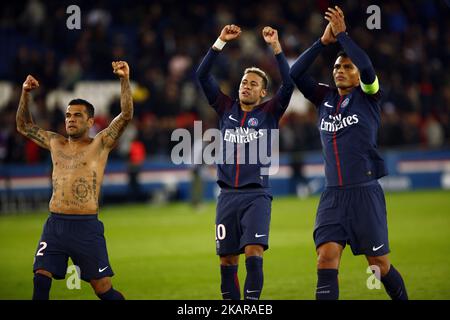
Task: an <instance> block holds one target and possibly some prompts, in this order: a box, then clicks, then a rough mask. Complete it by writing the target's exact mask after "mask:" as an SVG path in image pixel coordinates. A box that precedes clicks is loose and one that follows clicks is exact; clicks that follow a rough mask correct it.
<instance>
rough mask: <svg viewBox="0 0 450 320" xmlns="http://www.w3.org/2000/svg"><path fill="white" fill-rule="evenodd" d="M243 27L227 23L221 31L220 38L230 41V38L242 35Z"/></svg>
mask: <svg viewBox="0 0 450 320" xmlns="http://www.w3.org/2000/svg"><path fill="white" fill-rule="evenodd" d="M241 32H242V31H241V28H239V27H238V26H236V25H234V24H231V25H226V26H225V27H223V29H222V31H221V32H220V36H219V38H220V40H222V41H225V42H228V41H230V40H233V39H236V38H237V37H239V36H240V34H241Z"/></svg>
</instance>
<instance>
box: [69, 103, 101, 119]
mask: <svg viewBox="0 0 450 320" xmlns="http://www.w3.org/2000/svg"><path fill="white" fill-rule="evenodd" d="M71 105H82V106H85V108H86V112H87V114H88V117H89V118H93V117H94V111H95V109H94V106H93V105H92V103H90V102H89V101H86V100H84V99H73V100H71V101H70V102H69V106H71Z"/></svg>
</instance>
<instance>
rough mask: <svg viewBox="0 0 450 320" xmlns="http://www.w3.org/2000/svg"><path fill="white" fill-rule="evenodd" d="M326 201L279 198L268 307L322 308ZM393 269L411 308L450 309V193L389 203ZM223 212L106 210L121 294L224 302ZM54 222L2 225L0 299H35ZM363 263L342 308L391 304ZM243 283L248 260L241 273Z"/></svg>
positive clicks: (55, 286)
mask: <svg viewBox="0 0 450 320" xmlns="http://www.w3.org/2000/svg"><path fill="white" fill-rule="evenodd" d="M318 200H319V199H318V197H312V198H309V199H306V200H300V199H296V198H292V197H288V198H277V197H276V198H275V199H274V201H273V205H272V223H271V233H270V242H269V243H270V249H269V250H268V251H266V253H265V255H264V290H263V293H262V296H261V298H262V299H264V300H277V299H295V300H297V299H300V300H303V299H314V291H315V285H316V269H315V264H316V255H315V249H314V243H313V239H312V231H313V226H314V217H315V211H316V207H317V204H318ZM386 200H387V206H388V222H389V237H390V245H391V254H390V257H391V261H392V263H393V264H394V265H395V266H396V268H397V269H398V270H399V271H400V272H401V274H402V275H403V277H404V280H405V283H406V286H407V289H408V294H409V296H410V298H411V299H450V254H449V253H450V192H448V191H423V192H405V193H388V194H387V195H386ZM214 214H215V203H214V202H210V203H208V204H207V205H206V206H205V207H204V209H203V210H202V211H201V212H196V211H194V210H193V209H192V208H191V207H190V206H189V205H188V204H185V203H175V204H169V205H164V206H154V205H143V204H142V205H122V206H110V207H104V208H103V209H102V210H101V212H100V219H101V220H102V221H103V222H104V225H105V235H106V241H107V246H108V251H109V257H110V262H111V265H112V267H113V269H114V272H115V274H116V275H115V276H114V277H113V285H114V287H115V288H116V289H118V290H120V291H121V292H122V293H123V294H124V295H125V297H126V298H127V299H151V300H160V299H163V300H174V299H220V298H221V295H220V275H219V260H218V257H217V256H216V255H215V242H214ZM46 217H47V213H45V212H42V213H35V214H24V215H15V216H1V217H0V274H1V277H0V299H30V298H31V294H32V277H33V275H32V263H33V256H34V254H35V250H36V248H37V242H38V240H39V236H40V233H41V230H42V227H43V223H44V221H45V219H46ZM366 269H367V263H366V261H365V258H364V257H363V256H356V257H355V256H353V255H352V253H351V250H350V248H346V250H345V251H344V254H343V257H342V261H341V267H340V272H339V284H340V299H387V298H388V296H387V295H386V293H385V291H384V289H383V287H381V289H379V290H377V289H373V290H369V289H368V288H367V286H366V280H367V278H368V277H369V276H370V275H369V274H367V273H366ZM239 278H240V283H241V288H242V287H243V284H244V280H245V263H244V256H241V266H240V269H239ZM50 298H51V299H97V297H96V296H95V295H94V293H93V291H92V289H91V287H90V285H89V284H88V283H86V282H83V281H82V282H81V289H80V290H77V289H74V290H69V289H67V287H66V280H60V281H53V283H52V291H51V294H50Z"/></svg>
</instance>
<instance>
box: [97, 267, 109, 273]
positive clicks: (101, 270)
mask: <svg viewBox="0 0 450 320" xmlns="http://www.w3.org/2000/svg"><path fill="white" fill-rule="evenodd" d="M108 268H109V266H106V267H104V268H103V269H100V268H98V272H103V271H105V270H106V269H108Z"/></svg>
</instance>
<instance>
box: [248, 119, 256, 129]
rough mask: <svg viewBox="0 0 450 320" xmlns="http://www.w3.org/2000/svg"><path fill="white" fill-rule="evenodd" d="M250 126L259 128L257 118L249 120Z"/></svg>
mask: <svg viewBox="0 0 450 320" xmlns="http://www.w3.org/2000/svg"><path fill="white" fill-rule="evenodd" d="M248 126H249V127H256V126H258V119H256V118H250V119H248Z"/></svg>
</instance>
